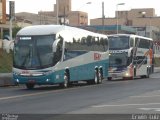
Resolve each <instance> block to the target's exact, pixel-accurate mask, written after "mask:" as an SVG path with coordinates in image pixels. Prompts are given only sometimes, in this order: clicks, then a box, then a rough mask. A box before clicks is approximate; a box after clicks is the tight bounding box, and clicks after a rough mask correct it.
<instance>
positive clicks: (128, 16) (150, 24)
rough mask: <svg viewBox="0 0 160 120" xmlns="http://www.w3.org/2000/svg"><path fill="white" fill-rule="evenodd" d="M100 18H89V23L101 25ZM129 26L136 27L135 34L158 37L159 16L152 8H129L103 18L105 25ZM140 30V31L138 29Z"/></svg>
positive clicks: (159, 37) (159, 34) (159, 30)
mask: <svg viewBox="0 0 160 120" xmlns="http://www.w3.org/2000/svg"><path fill="white" fill-rule="evenodd" d="M101 19H102V18H96V19H91V20H90V24H91V25H102V22H101V21H102V20H101ZM117 19H118V25H122V26H131V27H134V28H135V29H137V34H139V35H142V36H147V37H151V38H153V39H156V40H157V39H160V29H159V28H160V16H157V15H156V14H155V9H154V8H140V9H131V10H129V11H116V12H115V17H113V18H105V19H104V24H105V25H117ZM139 30H140V31H139Z"/></svg>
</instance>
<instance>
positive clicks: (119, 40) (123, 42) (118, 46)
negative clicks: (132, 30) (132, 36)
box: [108, 36, 129, 50]
mask: <svg viewBox="0 0 160 120" xmlns="http://www.w3.org/2000/svg"><path fill="white" fill-rule="evenodd" d="M108 39H109V50H122V49H128V48H129V37H128V36H109V37H108Z"/></svg>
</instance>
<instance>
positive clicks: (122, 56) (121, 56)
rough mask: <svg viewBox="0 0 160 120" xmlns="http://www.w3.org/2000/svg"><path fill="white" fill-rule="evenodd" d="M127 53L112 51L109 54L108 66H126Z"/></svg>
mask: <svg viewBox="0 0 160 120" xmlns="http://www.w3.org/2000/svg"><path fill="white" fill-rule="evenodd" d="M127 60H128V59H127V53H125V52H123V53H112V54H110V56H109V66H110V67H121V66H123V67H125V66H127Z"/></svg>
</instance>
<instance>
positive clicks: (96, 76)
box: [94, 68, 99, 84]
mask: <svg viewBox="0 0 160 120" xmlns="http://www.w3.org/2000/svg"><path fill="white" fill-rule="evenodd" d="M98 83H99V72H98V68H95V75H94V84H98Z"/></svg>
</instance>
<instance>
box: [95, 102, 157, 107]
mask: <svg viewBox="0 0 160 120" xmlns="http://www.w3.org/2000/svg"><path fill="white" fill-rule="evenodd" d="M142 105H160V103H145V104H117V105H95V106H92V107H95V108H101V107H125V106H142Z"/></svg>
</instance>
